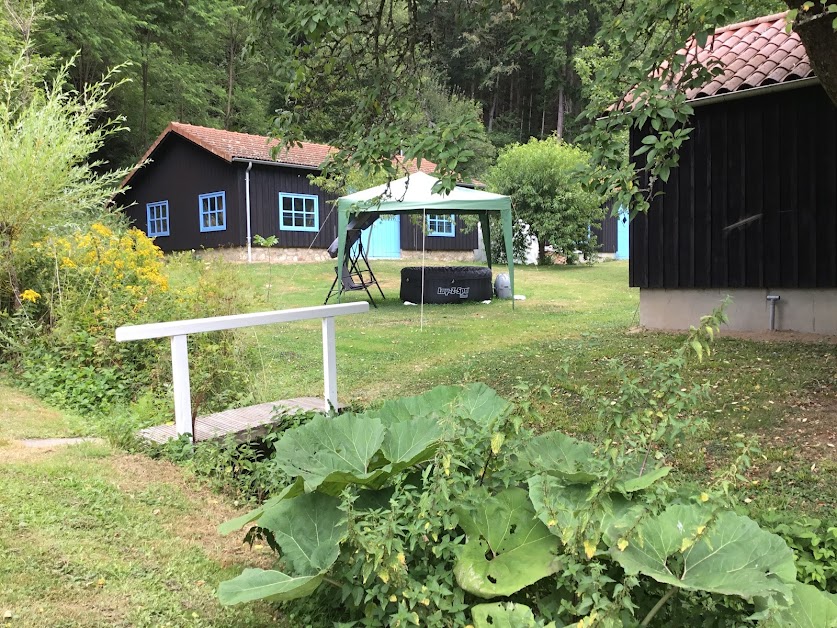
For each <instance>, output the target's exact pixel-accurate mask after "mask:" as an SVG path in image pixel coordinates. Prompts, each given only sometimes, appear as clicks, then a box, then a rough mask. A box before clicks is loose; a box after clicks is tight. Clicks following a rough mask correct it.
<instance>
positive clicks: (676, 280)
mask: <svg viewBox="0 0 837 628" xmlns="http://www.w3.org/2000/svg"><path fill="white" fill-rule="evenodd" d="M681 171H682V166H681V167H679V168H677V169H675V170H673V171H672V172H671V173H670V175H669V179H668V182H667V184H666V193H665V194H664V195H663V196H662V198H661V200H662V223H663V231H664V232H665V236H664V237H663V247H662V248H663V285H664V286H680V264H678V262H677V260H678V249H679V246H678V245H679V242H678V240H679V239H680V229H679V228H678V224H679V220H678V219H679V216H678V212H679V203H680V172H681Z"/></svg>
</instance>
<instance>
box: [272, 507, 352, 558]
mask: <svg viewBox="0 0 837 628" xmlns="http://www.w3.org/2000/svg"><path fill="white" fill-rule="evenodd" d="M259 526H261V527H262V528H265V529H267V530H270V532H272V533H273V538H274V539H275V540H276V543H277V544H278V545H279V547H281V548H282V556H283V557H284V558H285V559H286V560H287V561H289V562H290V563H291V564H292V565H293V567H294V571H296V572H297V573H301V574H317V573H321V572H323V571H325V570H327V569H328V568H329V567H331V566H332V565H333V564H334V561H336V560H337V557H338V556H339V555H340V543H341V542H342V541H343V540H344V539H345V538H346V531H347V528H348V526H347V523H346V513H344V512H343V511H341V510H340V500H339V499H338V498H337V497H331V496H329V495H322V494H320V493H306V494H304V495H300V496H299V497H295V498H294V499H287V500H285V501H282V502H279V503H278V504H276V505H274V506H272V507H270V508H269V509H267V510H266V511H265V513H264V514H263V515H262V517H261V519H259Z"/></svg>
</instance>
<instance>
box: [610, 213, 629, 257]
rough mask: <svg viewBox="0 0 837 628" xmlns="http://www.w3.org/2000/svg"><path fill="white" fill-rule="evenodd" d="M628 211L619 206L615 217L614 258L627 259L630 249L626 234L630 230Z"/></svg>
mask: <svg viewBox="0 0 837 628" xmlns="http://www.w3.org/2000/svg"><path fill="white" fill-rule="evenodd" d="M630 217H631V215H630V213H629V212H628V211H627V210H625V208H624V207H620V208H619V214H618V216H617V218H616V224H617V227H616V255H614V256H613V257H614V258H615V259H628V251H629V250H630V246H629V242H628V235H629V234H630V232H631V230H630V228H629V224H628V223H629V221H630Z"/></svg>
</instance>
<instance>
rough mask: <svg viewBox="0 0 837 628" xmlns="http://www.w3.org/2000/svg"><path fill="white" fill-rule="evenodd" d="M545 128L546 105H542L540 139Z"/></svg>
mask: <svg viewBox="0 0 837 628" xmlns="http://www.w3.org/2000/svg"><path fill="white" fill-rule="evenodd" d="M545 129H546V105H544V106H543V109H542V110H541V139H543V133H544V130H545Z"/></svg>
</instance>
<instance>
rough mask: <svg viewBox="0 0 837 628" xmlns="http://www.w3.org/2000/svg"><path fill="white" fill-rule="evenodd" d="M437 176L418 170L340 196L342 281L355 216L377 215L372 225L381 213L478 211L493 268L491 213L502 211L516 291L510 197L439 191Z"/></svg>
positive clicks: (459, 189)
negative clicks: (382, 183)
mask: <svg viewBox="0 0 837 628" xmlns="http://www.w3.org/2000/svg"><path fill="white" fill-rule="evenodd" d="M437 182H438V179H436V178H435V177H431V176H430V175H428V174H424V173H423V172H416V173H415V174H411V175H409V176H407V177H404V178H403V179H397V180H395V181H392V182H391V183H390V184H389V185H386V184H384V185H378V186H375V187H373V188H369V189H368V190H361V191H360V192H355V193H354V194H349V195H348V196H341V197H340V198H339V199H337V237H338V239H339V245H338V249H337V259H338V260H340V261H341V263H340V265H339V266H338V271H337V272H338V273H340V275H341V276H340V280H341V281H342V279H343V277H342V274H343V261H344V260H345V255H346V252H347V251H346V234H347V231H348V226H349V222H350V221H351V220H352V218H362V217H363V214H374V215H375V216H370V218H372V219H371V220H369V221H368V224H371V223H372V222H373V221H374V220H375V219H376V218H377V217H378V215H380V214H423V213H428V214H478V215H479V216H480V224H481V226H482V234H483V241H484V243H485V255H486V259H487V261H488V267H489V268H491V229H490V226H489V223H488V212H499V213H500V219H501V221H502V225H503V236H504V239H505V243H506V259H507V260H508V263H509V283H510V284H511V286H510V287H511V290H512V294H514V258H513V257H512V214H511V199H510V198H509V197H508V196H503V195H501V194H492V193H491V192H483V191H481V190H473V189H471V188H466V187H459V186H457V187H455V188H454V189H453V190H451V191H450V193H448V194H438V193H436V192H434V191H433V187H434V186H435V185H436V183H437Z"/></svg>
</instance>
